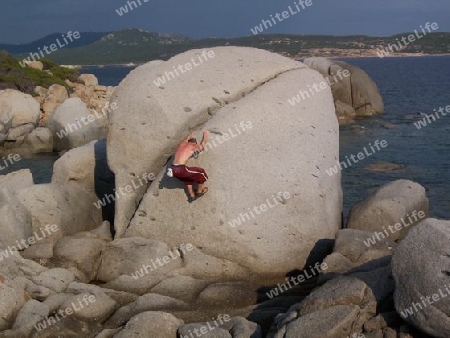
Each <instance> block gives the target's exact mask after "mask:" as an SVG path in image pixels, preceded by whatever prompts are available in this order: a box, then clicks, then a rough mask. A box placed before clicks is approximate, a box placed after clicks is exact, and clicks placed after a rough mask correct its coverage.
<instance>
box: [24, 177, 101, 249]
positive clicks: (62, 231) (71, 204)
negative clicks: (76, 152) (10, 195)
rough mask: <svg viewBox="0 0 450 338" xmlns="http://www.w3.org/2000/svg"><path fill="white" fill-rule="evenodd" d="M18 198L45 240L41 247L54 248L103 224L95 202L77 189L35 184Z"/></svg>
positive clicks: (33, 227) (33, 226) (41, 241)
mask: <svg viewBox="0 0 450 338" xmlns="http://www.w3.org/2000/svg"><path fill="white" fill-rule="evenodd" d="M17 198H18V200H19V202H20V203H21V204H22V205H23V206H24V207H25V209H26V210H27V211H28V212H29V213H30V214H31V217H32V229H33V232H35V233H37V234H38V237H39V238H42V240H39V241H36V242H38V243H41V244H43V243H52V244H54V243H56V241H57V240H58V239H59V238H61V237H63V236H68V235H72V234H75V233H77V232H81V231H86V230H91V229H94V228H96V227H98V226H99V225H100V224H101V222H102V217H101V211H100V210H99V209H97V208H96V207H95V204H94V203H95V202H96V200H95V198H94V197H92V196H90V195H89V194H88V193H86V192H85V191H83V190H81V189H80V188H78V187H76V186H71V185H67V186H62V185H59V184H36V185H33V186H31V187H27V188H24V189H20V190H19V191H17ZM51 226H53V228H52V227H51ZM55 227H56V230H55V231H54V229H55Z"/></svg>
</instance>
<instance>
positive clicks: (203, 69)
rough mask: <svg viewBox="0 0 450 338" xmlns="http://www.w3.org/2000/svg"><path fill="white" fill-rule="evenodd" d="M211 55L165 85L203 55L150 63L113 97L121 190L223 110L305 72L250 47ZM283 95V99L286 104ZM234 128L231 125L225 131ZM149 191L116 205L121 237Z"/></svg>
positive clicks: (112, 154)
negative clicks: (284, 76)
mask: <svg viewBox="0 0 450 338" xmlns="http://www.w3.org/2000/svg"><path fill="white" fill-rule="evenodd" d="M213 51H214V56H213V58H212V59H209V60H208V61H203V64H201V65H199V66H197V67H194V68H193V69H191V71H190V72H189V73H188V74H184V75H183V74H181V75H180V76H179V77H178V78H176V79H172V80H170V81H166V83H164V84H161V83H158V81H157V80H159V79H160V78H161V77H163V76H165V75H166V74H165V72H170V71H173V70H174V67H177V66H179V65H185V64H187V63H190V64H191V66H192V61H191V59H193V60H194V61H195V62H196V64H198V63H199V59H198V58H199V57H200V56H201V52H202V51H200V50H192V51H189V52H186V53H183V54H180V55H177V56H175V57H173V58H171V59H170V60H168V61H167V62H160V61H153V62H150V63H148V64H145V65H143V66H141V67H138V68H136V69H135V70H133V71H131V72H130V74H129V75H128V76H127V77H126V78H125V79H124V80H123V81H122V82H121V84H120V85H119V87H118V88H117V90H116V91H115V93H114V94H113V96H112V98H111V100H112V101H114V102H116V103H117V105H118V109H117V110H115V111H114V112H113V113H112V114H111V116H110V121H109V122H110V128H109V129H108V139H107V140H108V162H109V164H110V167H111V169H112V170H113V171H114V173H115V174H116V186H117V187H125V186H127V185H128V184H131V183H132V181H133V179H135V178H136V177H138V178H140V177H142V175H143V174H144V173H157V172H159V171H160V170H161V168H162V167H163V166H164V164H165V163H166V161H167V159H168V157H169V156H171V155H172V154H173V152H174V150H175V148H176V146H177V144H178V142H180V141H181V140H182V138H183V137H185V134H186V132H187V131H188V130H189V129H190V128H194V127H197V126H200V125H202V124H204V123H205V122H206V121H208V120H209V119H210V118H211V116H212V115H217V113H218V112H219V111H221V108H222V107H223V106H226V105H227V104H229V103H230V102H234V101H238V100H239V99H241V98H242V97H243V96H245V95H246V94H248V93H250V92H252V91H253V90H255V89H257V88H258V87H259V86H261V85H262V84H264V83H265V82H267V81H269V80H271V79H274V78H275V77H277V76H278V75H280V74H282V73H284V72H287V71H289V70H294V69H300V68H302V69H303V68H305V66H303V65H302V64H301V63H299V62H295V61H293V60H289V59H287V58H284V57H281V56H279V55H276V54H271V53H269V52H265V51H261V50H256V49H252V48H235V47H226V48H214V49H213ZM209 52H210V53H211V51H209ZM205 55H207V54H205ZM210 55H211V56H212V55H213V54H210ZM202 60H204V58H202ZM168 74H169V73H168ZM181 93H182V94H181ZM285 96H286V95H283V96H282V97H281V98H279V100H280V101H283V104H284V103H285V102H286V100H287V97H285ZM261 106H262V105H261ZM281 107H282V106H281V105H280V106H278V108H277V110H279V111H281V110H282V108H281ZM240 121H241V120H239V121H238V123H239V122H240ZM254 122H255V121H254ZM330 123H332V122H330ZM230 127H233V125H232V124H231V125H229V126H227V127H226V128H225V129H228V128H230ZM235 132H236V131H235ZM145 191H146V187H145V186H142V187H141V188H140V189H136V190H134V191H133V192H132V193H130V194H127V195H126V196H124V197H123V198H121V201H120V202H118V203H117V205H116V224H117V225H118V229H117V230H118V231H117V232H118V236H122V235H123V233H124V231H125V229H126V227H127V225H128V223H129V222H130V220H131V217H132V216H133V214H134V212H135V209H136V203H137V202H138V201H139V200H140V199H141V198H142V196H143V194H144V193H145ZM269 197H270V195H269Z"/></svg>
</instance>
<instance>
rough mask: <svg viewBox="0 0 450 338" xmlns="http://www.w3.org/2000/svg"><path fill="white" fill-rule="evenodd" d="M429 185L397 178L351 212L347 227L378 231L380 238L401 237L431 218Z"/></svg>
mask: <svg viewBox="0 0 450 338" xmlns="http://www.w3.org/2000/svg"><path fill="white" fill-rule="evenodd" d="M428 214H429V210H428V198H427V195H426V191H425V188H424V187H422V186H421V185H420V184H418V183H415V182H412V181H409V180H397V181H394V182H390V183H388V184H385V185H383V186H381V187H380V188H378V189H376V190H375V191H374V192H373V193H372V194H370V195H369V196H368V197H367V198H365V199H364V200H362V201H361V202H359V203H358V204H356V205H355V206H354V207H353V208H352V209H351V211H350V214H349V217H348V221H347V228H349V229H359V230H367V231H374V232H376V234H375V236H376V239H377V240H378V241H379V240H382V239H384V238H387V237H389V239H390V240H400V239H402V238H404V237H405V236H406V234H407V232H408V231H409V230H410V229H411V228H412V227H413V226H414V225H416V224H417V223H419V222H420V221H422V220H423V219H424V218H426V217H428Z"/></svg>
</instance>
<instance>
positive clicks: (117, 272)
mask: <svg viewBox="0 0 450 338" xmlns="http://www.w3.org/2000/svg"><path fill="white" fill-rule="evenodd" d="M182 264H183V259H182V258H181V256H180V255H179V254H178V252H177V250H173V251H172V250H170V249H169V247H168V246H167V244H165V243H162V242H159V241H155V240H151V239H144V238H123V239H119V240H115V241H113V242H110V243H108V244H107V245H106V247H105V249H104V250H103V253H102V258H101V264H100V268H99V270H98V277H97V278H98V280H100V281H104V282H108V281H111V280H113V279H114V278H117V277H119V276H121V275H132V274H133V275H135V276H138V278H139V277H143V276H144V275H153V276H157V275H165V274H167V273H168V272H170V271H172V270H175V269H179V268H181V267H182Z"/></svg>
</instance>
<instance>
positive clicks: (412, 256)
mask: <svg viewBox="0 0 450 338" xmlns="http://www.w3.org/2000/svg"><path fill="white" fill-rule="evenodd" d="M449 247H450V221H443V220H437V219H432V218H428V219H426V220H424V221H423V222H421V223H420V224H419V225H417V226H416V227H414V228H413V229H411V231H410V232H409V233H408V235H407V236H406V238H405V239H404V240H403V241H401V242H400V244H399V246H398V247H397V249H396V250H395V252H394V255H393V259H392V270H393V275H394V279H395V283H396V288H395V292H394V301H395V307H396V309H397V312H398V313H399V314H400V316H401V317H402V318H403V319H404V320H405V321H407V322H408V323H410V324H412V325H414V326H415V327H417V328H419V329H420V330H421V331H423V332H426V333H427V334H429V335H431V336H433V337H442V338H444V337H448V333H449V332H450V298H449V296H450V290H449V287H448V286H449V282H450V278H449V276H450V268H449V260H450V258H449V257H450V254H449V251H448V250H449V249H448V248H449Z"/></svg>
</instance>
